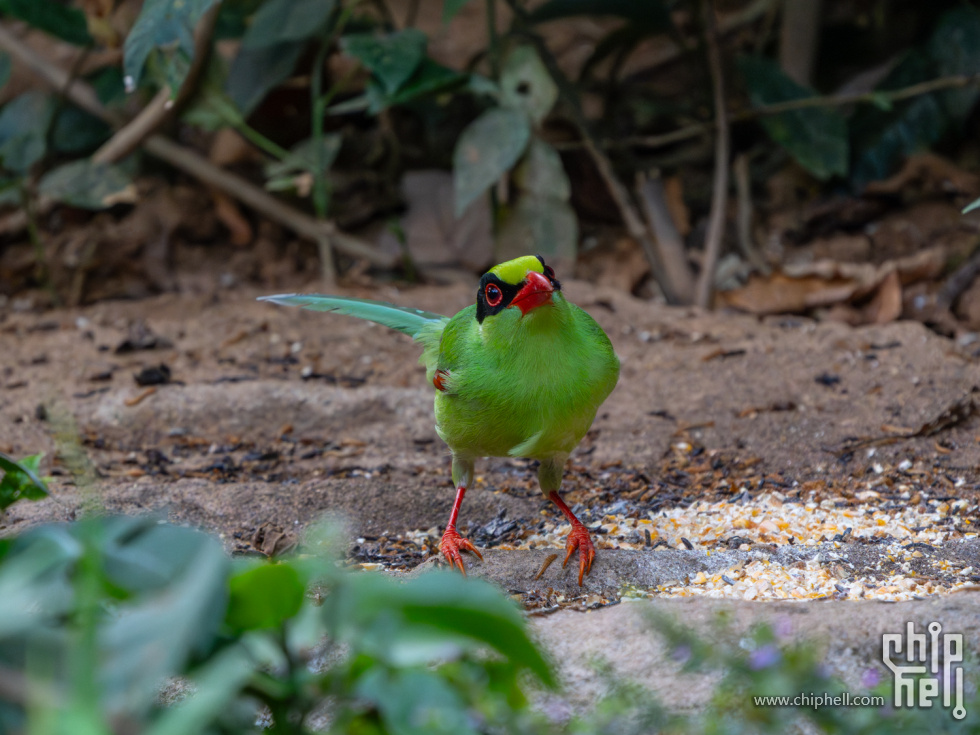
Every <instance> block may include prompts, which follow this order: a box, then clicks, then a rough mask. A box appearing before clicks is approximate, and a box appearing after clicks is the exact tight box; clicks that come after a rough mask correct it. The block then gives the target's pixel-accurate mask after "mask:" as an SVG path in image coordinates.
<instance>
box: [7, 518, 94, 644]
mask: <svg viewBox="0 0 980 735" xmlns="http://www.w3.org/2000/svg"><path fill="white" fill-rule="evenodd" d="M28 536H29V537H30V538H27V537H21V538H20V539H17V540H16V541H15V542H14V545H13V547H12V548H11V549H10V550H9V551H8V552H7V553H6V554H5V555H4V558H3V564H2V565H0V641H4V639H13V640H17V639H20V640H22V641H23V640H25V639H26V638H25V636H27V634H28V633H29V632H30V631H32V630H37V629H39V628H43V627H44V626H46V625H48V624H49V623H50V622H51V621H52V620H56V619H58V618H59V617H60V616H62V615H64V614H65V613H66V612H67V611H68V610H69V609H70V607H71V600H72V592H71V587H70V586H69V585H68V584H66V583H65V582H64V580H63V579H62V578H61V577H60V576H59V575H58V574H57V572H58V570H59V569H60V570H63V569H65V568H66V567H67V566H68V565H69V564H70V563H71V562H73V561H74V560H75V559H77V557H78V555H79V554H80V553H81V550H80V547H78V545H77V544H76V545H75V546H76V548H74V549H70V548H67V547H66V545H64V544H59V543H57V542H56V541H55V540H53V539H50V538H46V537H45V536H43V535H40V534H38V533H36V532H33V533H31V534H28Z"/></svg>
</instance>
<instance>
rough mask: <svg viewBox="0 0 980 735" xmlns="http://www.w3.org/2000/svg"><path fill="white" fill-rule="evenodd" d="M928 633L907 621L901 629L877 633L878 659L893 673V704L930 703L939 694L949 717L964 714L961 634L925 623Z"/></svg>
mask: <svg viewBox="0 0 980 735" xmlns="http://www.w3.org/2000/svg"><path fill="white" fill-rule="evenodd" d="M927 630H928V631H929V635H928V637H927V636H926V634H925V633H916V632H915V623H913V622H909V623H908V625H907V626H906V628H905V633H904V634H903V633H885V634H883V635H882V636H881V647H882V661H883V662H884V664H885V666H887V667H888V668H889V669H891V671H892V674H894V675H895V707H925V708H927V709H928V708H929V707H932V705H933V702H935V701H936V700H937V699H939V698H940V696H942V702H943V707H945V708H946V709H949V708H950V707H952V709H953V717H954V718H956V719H957V720H962V719H963V718H964V717H966V708H965V707H964V706H963V634H962V633H943V632H942V631H943V626H942V625H940V624H939V623H929V625H928V626H927Z"/></svg>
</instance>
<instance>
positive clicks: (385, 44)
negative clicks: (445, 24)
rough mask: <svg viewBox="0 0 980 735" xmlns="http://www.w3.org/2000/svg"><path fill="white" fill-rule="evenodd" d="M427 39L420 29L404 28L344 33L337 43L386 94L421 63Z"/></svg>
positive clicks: (395, 90)
mask: <svg viewBox="0 0 980 735" xmlns="http://www.w3.org/2000/svg"><path fill="white" fill-rule="evenodd" d="M427 42H428V39H426V37H425V34H424V33H422V31H420V30H418V29H416V28H406V29H404V30H402V31H397V32H395V33H389V34H388V35H385V36H379V35H375V34H373V33H355V34H351V35H349V36H344V38H343V40H342V42H341V45H342V47H343V49H344V52H345V53H347V54H348V55H349V56H353V57H354V58H355V59H357V60H358V61H360V62H361V63H362V64H363V65H364V66H365V67H366V68H367V69H368V70H369V71H370V72H371V73H372V74H373V75H374V76H375V77H376V78H377V79H378V81H379V82H381V85H382V86H383V87H384V90H385V92H386V93H387V94H394V93H395V92H397V91H398V90H399V88H401V86H402V85H403V84H404V83H405V82H407V81H408V80H409V78H410V77H411V76H412V74H413V73H414V72H415V70H416V69H417V68H418V66H419V64H421V63H422V59H423V57H424V56H425V47H426V44H427Z"/></svg>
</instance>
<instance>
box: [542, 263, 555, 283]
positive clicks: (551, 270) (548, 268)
mask: <svg viewBox="0 0 980 735" xmlns="http://www.w3.org/2000/svg"><path fill="white" fill-rule="evenodd" d="M544 274H545V275H546V276H548V278H550V279H552V280H554V278H555V269H554V268H552V267H551V266H550V265H546V266H545V267H544Z"/></svg>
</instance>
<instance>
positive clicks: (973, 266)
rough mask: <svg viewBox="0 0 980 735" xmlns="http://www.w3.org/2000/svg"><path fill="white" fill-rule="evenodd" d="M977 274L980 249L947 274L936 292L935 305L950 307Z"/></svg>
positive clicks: (978, 273)
mask: <svg viewBox="0 0 980 735" xmlns="http://www.w3.org/2000/svg"><path fill="white" fill-rule="evenodd" d="M978 275H980V250H978V251H976V252H975V253H973V255H971V256H970V258H969V259H968V260H967V261H966V262H965V263H964V264H963V265H961V266H960V267H959V268H957V269H956V270H955V271H953V272H952V273H951V274H950V275H949V277H948V278H947V279H946V282H945V283H943V287H942V288H941V289H939V293H937V294H936V305H937V306H939V307H940V308H943V309H952V308H953V304H954V303H955V302H956V299H958V298H959V297H960V296H962V295H963V292H964V291H966V289H967V288H969V286H970V284H971V283H973V281H974V280H975V279H976V277H977V276H978Z"/></svg>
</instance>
